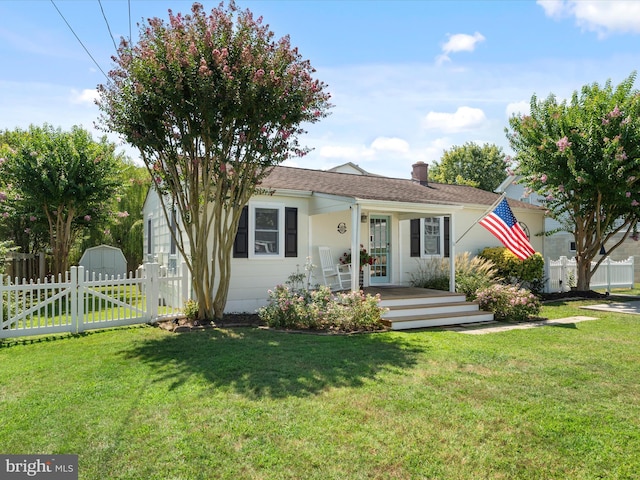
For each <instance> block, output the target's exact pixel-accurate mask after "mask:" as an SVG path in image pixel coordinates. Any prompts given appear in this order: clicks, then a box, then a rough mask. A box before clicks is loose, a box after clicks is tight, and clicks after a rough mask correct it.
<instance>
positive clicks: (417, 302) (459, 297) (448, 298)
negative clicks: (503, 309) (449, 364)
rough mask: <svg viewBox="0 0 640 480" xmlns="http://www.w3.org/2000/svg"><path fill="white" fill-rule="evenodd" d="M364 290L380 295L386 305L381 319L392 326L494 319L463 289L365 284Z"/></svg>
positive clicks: (463, 322)
mask: <svg viewBox="0 0 640 480" xmlns="http://www.w3.org/2000/svg"><path fill="white" fill-rule="evenodd" d="M364 292H365V293H367V294H371V295H377V294H379V295H380V298H381V301H380V306H381V307H385V308H388V309H389V311H388V312H387V313H386V314H384V315H383V323H384V324H385V326H387V327H389V328H390V329H391V330H408V329H413V328H425V327H440V326H448V325H462V324H467V323H479V322H490V321H493V313H491V312H483V311H481V310H480V309H479V307H478V304H477V303H474V302H467V301H466V300H465V296H464V294H462V293H455V292H445V291H442V290H432V289H427V288H416V287H402V286H393V285H390V286H376V287H366V288H365V289H364Z"/></svg>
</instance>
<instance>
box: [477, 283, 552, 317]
mask: <svg viewBox="0 0 640 480" xmlns="http://www.w3.org/2000/svg"><path fill="white" fill-rule="evenodd" d="M476 301H477V302H478V304H479V305H480V309H482V310H487V311H490V312H493V316H494V318H495V319H496V320H499V321H513V322H522V321H526V320H529V319H530V318H532V317H535V316H536V315H538V314H539V313H540V308H541V304H540V300H539V299H538V297H536V296H535V295H534V294H533V293H531V292H530V291H529V290H525V289H523V288H518V287H516V286H514V285H500V284H496V285H492V286H490V287H487V288H484V289H482V290H479V291H478V292H477V297H476Z"/></svg>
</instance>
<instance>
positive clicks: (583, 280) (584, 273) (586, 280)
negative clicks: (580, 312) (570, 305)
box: [576, 256, 591, 292]
mask: <svg viewBox="0 0 640 480" xmlns="http://www.w3.org/2000/svg"><path fill="white" fill-rule="evenodd" d="M576 268H577V270H578V275H577V277H578V278H577V285H576V290H578V291H580V292H586V291H589V290H590V289H591V259H586V258H584V257H582V256H578V257H577V259H576Z"/></svg>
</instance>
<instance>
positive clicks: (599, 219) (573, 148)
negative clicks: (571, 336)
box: [506, 72, 640, 291]
mask: <svg viewBox="0 0 640 480" xmlns="http://www.w3.org/2000/svg"><path fill="white" fill-rule="evenodd" d="M635 78H636V74H635V72H634V73H632V74H631V75H630V76H629V77H628V78H626V79H625V80H624V81H622V83H620V84H619V85H618V86H616V87H614V86H613V85H612V84H611V80H608V81H607V82H606V83H605V84H604V85H603V86H601V85H598V84H597V83H593V84H591V85H585V86H583V87H582V89H581V91H580V92H577V91H576V92H574V93H573V95H572V96H571V99H569V100H564V101H562V102H558V100H557V99H556V97H555V96H554V95H553V94H551V95H549V96H548V97H547V99H546V100H538V98H537V97H536V96H535V95H534V96H533V97H532V98H531V113H530V114H528V115H519V116H513V117H511V118H510V120H509V125H510V127H511V130H509V129H506V133H507V138H508V139H509V142H510V144H511V147H512V148H513V150H514V151H515V152H516V160H517V162H518V167H517V173H519V174H521V175H522V176H523V182H524V183H525V184H526V186H527V188H528V190H529V192H536V193H538V194H539V195H542V196H543V197H544V198H545V202H546V206H547V208H548V215H549V216H551V217H552V218H554V219H557V220H558V221H559V222H560V223H561V224H562V225H563V228H562V229H563V230H566V231H568V232H571V233H573V234H574V236H575V242H576V261H577V268H578V278H577V288H578V290H583V291H584V290H589V288H590V281H591V275H592V274H593V272H594V271H595V269H596V268H597V267H598V266H599V265H600V263H601V262H602V261H603V260H604V259H605V258H606V255H605V256H603V257H601V258H600V260H598V262H596V264H595V266H594V268H593V269H592V268H591V261H592V260H593V259H594V258H595V257H596V255H597V254H598V253H599V252H600V249H601V247H602V246H604V244H605V243H606V242H607V241H609V240H610V239H612V238H613V236H614V235H616V234H618V233H622V235H621V236H620V238H619V239H618V241H617V242H616V243H615V244H614V245H613V246H612V247H610V248H609V249H608V252H607V254H609V253H611V252H612V251H613V250H615V248H617V247H618V246H620V245H621V244H622V243H623V242H624V241H625V240H626V239H627V238H628V237H629V236H630V235H631V236H632V238H633V239H634V240H637V239H638V234H637V224H638V218H639V215H640V208H639V206H640V184H639V179H640V94H639V93H638V91H637V90H635V89H634V86H633V85H634V81H635ZM548 233H553V232H548Z"/></svg>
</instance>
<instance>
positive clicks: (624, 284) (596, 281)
mask: <svg viewBox="0 0 640 480" xmlns="http://www.w3.org/2000/svg"><path fill="white" fill-rule="evenodd" d="M595 264H596V262H591V268H593V267H595ZM545 270H546V272H545V277H546V279H547V281H546V284H545V287H546V288H545V291H546V292H547V293H553V292H567V291H569V290H570V288H571V287H573V286H575V281H576V280H577V278H578V268H577V262H576V259H575V258H571V259H568V258H567V257H560V258H559V259H558V260H549V259H547V261H546V262H545ZM634 280H635V279H634V266H633V257H629V258H628V259H626V260H619V261H616V260H611V259H610V258H606V259H605V260H604V261H603V262H602V263H601V264H600V266H599V267H598V269H597V270H596V271H595V272H594V273H593V275H591V283H590V287H591V288H592V289H594V288H606V289H607V291H608V292H610V291H611V289H612V288H633V285H634Z"/></svg>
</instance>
